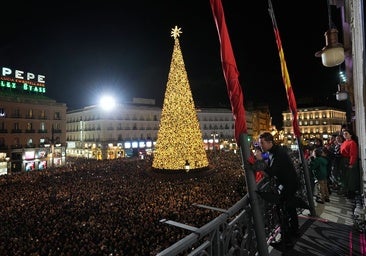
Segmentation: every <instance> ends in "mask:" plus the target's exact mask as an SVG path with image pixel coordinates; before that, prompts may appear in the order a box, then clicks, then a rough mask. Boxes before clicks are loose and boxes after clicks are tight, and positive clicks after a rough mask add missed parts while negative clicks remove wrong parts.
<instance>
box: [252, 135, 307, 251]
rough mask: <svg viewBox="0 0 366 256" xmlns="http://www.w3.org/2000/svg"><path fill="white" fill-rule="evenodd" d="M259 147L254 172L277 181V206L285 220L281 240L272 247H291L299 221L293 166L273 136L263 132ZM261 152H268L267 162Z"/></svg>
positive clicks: (296, 178)
mask: <svg viewBox="0 0 366 256" xmlns="http://www.w3.org/2000/svg"><path fill="white" fill-rule="evenodd" d="M259 145H260V147H261V149H262V152H261V151H260V150H256V151H255V152H254V155H255V158H256V159H257V160H256V162H255V164H254V169H255V170H263V171H264V173H265V174H266V175H269V176H270V177H273V178H275V179H276V180H277V187H278V190H279V205H280V207H281V209H282V210H283V212H284V213H285V216H284V217H285V219H284V220H283V221H282V223H281V240H280V242H277V243H276V244H271V245H272V246H280V245H281V246H285V247H292V246H293V243H294V241H292V238H294V237H298V236H299V235H300V232H299V221H298V216H297V211H296V203H297V201H298V198H297V197H296V192H297V191H298V190H299V188H300V181H299V179H298V176H297V173H296V169H295V166H294V164H293V162H292V159H291V157H290V155H289V154H288V151H287V149H286V148H285V147H282V146H280V145H276V144H275V142H274V139H273V136H272V134H271V133H269V132H264V133H262V134H261V135H260V136H259ZM263 152H268V153H269V155H268V160H265V159H263V154H262V153H263Z"/></svg>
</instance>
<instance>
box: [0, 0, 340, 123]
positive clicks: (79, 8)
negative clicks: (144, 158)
mask: <svg viewBox="0 0 366 256" xmlns="http://www.w3.org/2000/svg"><path fill="white" fill-rule="evenodd" d="M93 2H94V1H72V2H67V1H62V2H59V3H58V2H52V3H47V4H46V5H44V4H42V5H41V4H40V3H39V4H30V3H28V2H27V1H25V2H24V3H23V2H21V1H17V2H14V1H13V2H12V3H9V6H8V7H7V8H6V9H5V8H2V13H1V20H2V21H1V40H0V64H1V67H9V68H12V69H19V70H23V71H25V72H32V73H35V74H43V75H45V76H46V79H45V80H46V87H47V93H46V95H47V96H48V97H50V98H53V99H55V100H57V101H58V102H62V103H66V104H67V106H68V110H72V109H75V108H81V107H84V106H87V105H94V104H97V103H98V101H99V98H100V96H101V95H102V94H113V95H114V96H115V97H116V98H117V101H118V102H126V101H131V100H132V98H133V97H141V98H154V99H156V102H157V104H158V105H159V106H162V102H163V97H164V93H165V88H166V83H167V78H168V72H169V66H170V61H171V57H172V51H173V45H174V40H173V38H172V37H171V36H170V31H171V29H172V28H173V27H174V26H176V25H177V26H178V27H181V28H182V31H183V33H182V34H181V37H180V45H181V49H182V53H183V58H184V61H185V64H186V70H187V73H188V78H189V80H190V85H191V90H192V94H193V98H194V101H195V105H196V107H215V106H216V107H222V106H230V105H229V98H228V95H227V90H226V84H225V81H224V77H223V72H222V69H221V60H220V51H219V50H220V48H219V39H218V35H217V30H216V27H215V23H214V19H213V15H212V11H211V7H210V2H209V0H196V1H177V0H169V1H151V0H150V1H147V0H145V1H144V0H140V1H139V0H135V1H100V3H93ZM125 2H127V3H125ZM222 3H223V6H224V12H225V18H226V22H227V27H228V30H229V34H230V39H231V43H232V46H233V50H234V55H235V58H236V62H237V67H238V69H239V72H240V77H239V80H240V84H241V85H242V88H243V93H244V101H245V104H248V103H249V102H254V103H255V104H260V103H266V104H269V106H270V110H271V114H272V116H273V122H274V123H275V124H277V125H280V124H281V123H280V122H279V120H281V118H282V116H281V111H283V110H287V109H288V103H287V99H286V95H285V87H284V85H283V82H282V78H281V69H280V63H279V57H278V51H277V45H276V42H275V39H274V33H273V27H272V23H271V19H270V16H269V14H268V1H267V0H256V1H238V0H236V1H235V0H222ZM272 3H273V8H274V11H275V15H276V20H277V25H278V28H279V31H280V36H281V39H282V44H283V48H284V53H285V58H286V62H287V67H288V71H289V74H290V79H291V83H292V87H293V89H294V94H295V97H296V98H297V99H300V98H302V97H322V98H324V99H325V101H323V102H324V103H326V102H327V100H329V101H334V99H335V96H334V93H335V92H336V90H337V84H338V82H339V78H338V71H339V67H335V68H326V67H324V66H323V65H322V63H321V59H320V58H316V57H315V56H314V54H315V52H317V51H319V50H321V49H322V48H323V47H324V46H325V39H324V33H325V31H326V30H327V29H328V28H329V24H328V11H327V0H316V1H300V2H299V1H283V0H272ZM332 12H333V16H334V17H335V16H336V15H337V14H339V10H337V9H336V7H332ZM334 19H336V18H334ZM337 27H338V26H337ZM338 29H339V30H341V27H338ZM339 37H340V41H341V40H342V39H341V37H342V35H341V33H340V35H339ZM298 105H299V104H298ZM278 128H280V127H278Z"/></svg>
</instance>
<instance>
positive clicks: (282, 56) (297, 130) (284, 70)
mask: <svg viewBox="0 0 366 256" xmlns="http://www.w3.org/2000/svg"><path fill="white" fill-rule="evenodd" d="M268 5H269V10H268V11H269V14H270V16H271V19H272V23H273V30H274V33H275V38H276V43H277V48H278V53H279V56H280V62H281V71H282V80H283V83H284V85H285V88H286V94H287V100H288V105H289V108H290V111H291V113H292V117H293V118H292V128H293V130H294V134H295V136H296V138H300V136H301V133H300V128H299V123H298V120H297V106H296V99H295V95H294V92H293V90H292V86H291V81H290V76H289V74H288V70H287V65H286V60H285V54H284V52H283V48H282V43H281V38H280V32H279V30H278V27H277V22H276V18H275V16H274V11H273V7H272V2H271V0H268Z"/></svg>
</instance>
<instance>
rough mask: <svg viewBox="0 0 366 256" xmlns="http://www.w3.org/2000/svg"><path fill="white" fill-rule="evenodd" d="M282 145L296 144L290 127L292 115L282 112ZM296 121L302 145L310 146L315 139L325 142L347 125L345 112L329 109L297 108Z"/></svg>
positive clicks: (288, 112)
mask: <svg viewBox="0 0 366 256" xmlns="http://www.w3.org/2000/svg"><path fill="white" fill-rule="evenodd" d="M282 117H283V132H284V144H287V145H292V144H296V141H295V137H294V134H293V127H292V113H291V112H290V111H284V112H282ZM298 121H299V127H300V132H301V134H302V139H303V144H304V145H311V144H312V143H313V141H314V140H315V139H316V138H319V139H322V140H323V141H327V140H328V138H329V137H330V136H331V135H332V134H335V133H338V132H339V131H340V130H341V126H342V125H343V124H346V123H347V120H346V112H345V111H342V110H339V109H335V108H330V107H312V108H299V109H298Z"/></svg>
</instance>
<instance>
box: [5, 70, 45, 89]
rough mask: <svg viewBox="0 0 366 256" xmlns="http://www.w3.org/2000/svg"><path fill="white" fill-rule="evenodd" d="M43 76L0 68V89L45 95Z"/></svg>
mask: <svg viewBox="0 0 366 256" xmlns="http://www.w3.org/2000/svg"><path fill="white" fill-rule="evenodd" d="M45 78H46V77H45V76H44V75H35V74H34V73H30V72H24V71H22V70H17V69H16V70H12V69H10V68H7V67H2V68H1V76H0V88H1V89H5V88H6V89H8V90H9V89H10V90H18V91H19V90H20V91H27V92H34V93H45V92H46V87H45V83H46V82H45Z"/></svg>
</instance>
